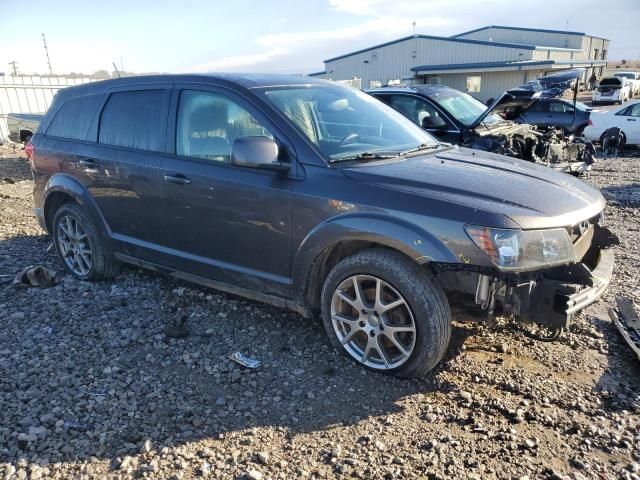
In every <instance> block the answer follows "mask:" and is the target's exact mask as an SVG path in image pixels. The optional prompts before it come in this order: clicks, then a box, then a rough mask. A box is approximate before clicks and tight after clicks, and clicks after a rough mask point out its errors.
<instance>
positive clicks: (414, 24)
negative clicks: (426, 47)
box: [413, 20, 416, 35]
mask: <svg viewBox="0 0 640 480" xmlns="http://www.w3.org/2000/svg"><path fill="white" fill-rule="evenodd" d="M413 34H414V35H415V34H416V21H415V20H414V21H413Z"/></svg>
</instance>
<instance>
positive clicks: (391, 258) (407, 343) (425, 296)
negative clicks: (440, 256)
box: [321, 248, 451, 378]
mask: <svg viewBox="0 0 640 480" xmlns="http://www.w3.org/2000/svg"><path fill="white" fill-rule="evenodd" d="M321 310H322V320H323V324H324V327H325V330H326V331H327V334H328V336H329V339H330V340H331V343H332V344H333V345H334V346H335V347H336V348H337V349H338V350H339V351H340V352H342V353H343V354H345V355H346V356H347V357H349V358H351V359H352V360H354V361H356V362H357V363H359V364H361V365H363V366H365V367H366V368H369V369H371V370H374V371H378V372H381V373H386V374H390V375H395V376H398V377H404V378H411V377H422V376H424V375H425V374H426V373H427V372H429V370H431V369H432V368H433V367H435V366H436V365H437V364H438V362H440V360H441V359H442V357H443V356H444V354H445V352H446V350H447V347H448V345H449V340H450V338H451V311H450V309H449V303H448V301H447V298H446V296H445V294H444V292H443V290H442V288H441V287H440V285H438V283H437V282H436V280H435V279H434V278H433V276H432V275H431V274H430V273H429V272H428V271H427V270H426V269H425V268H424V267H422V266H420V265H418V264H417V263H415V262H414V261H412V260H411V259H410V258H408V257H406V256H405V255H403V254H401V253H399V252H396V251H392V250H387V249H382V248H375V249H370V250H364V251H362V252H358V253H356V254H354V255H352V256H350V257H347V258H345V259H343V260H342V261H340V262H339V263H338V264H337V265H336V266H335V267H334V268H333V269H332V270H331V272H329V274H328V275H327V277H326V279H325V282H324V285H323V288H322V294H321Z"/></svg>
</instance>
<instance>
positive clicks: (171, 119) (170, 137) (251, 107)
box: [166, 82, 299, 177]
mask: <svg viewBox="0 0 640 480" xmlns="http://www.w3.org/2000/svg"><path fill="white" fill-rule="evenodd" d="M183 90H192V91H198V92H203V93H214V94H218V95H221V96H224V97H226V98H227V99H229V100H230V101H232V102H234V103H236V104H237V105H238V106H240V107H242V108H244V109H245V110H246V111H247V112H249V114H251V115H252V116H253V117H254V118H255V119H256V120H258V121H259V122H260V123H261V124H262V125H263V126H264V127H265V128H266V129H267V130H269V131H270V132H271V134H272V135H273V138H274V141H275V142H276V143H277V144H278V147H279V148H281V147H282V146H284V147H285V148H286V150H287V152H288V154H289V157H290V159H289V161H290V163H291V170H290V171H289V176H294V177H295V176H297V173H298V167H297V164H298V158H299V157H298V154H297V153H296V149H295V146H294V143H293V142H292V141H291V140H290V139H289V137H287V136H286V135H285V134H284V133H283V132H282V129H281V128H279V127H278V126H277V125H276V123H275V122H274V121H272V120H271V119H270V118H269V117H268V116H267V115H266V114H265V113H264V111H263V109H261V108H260V107H259V106H257V105H256V104H255V102H253V101H252V100H251V99H250V98H248V97H247V96H245V95H243V94H242V93H240V92H238V91H237V90H234V89H232V88H228V87H226V86H224V85H220V84H213V83H187V82H184V83H176V84H174V85H173V89H172V93H171V102H170V105H169V115H168V121H167V134H166V140H167V152H166V154H167V155H168V156H170V157H172V158H176V159H179V160H183V161H189V162H195V163H200V164H204V165H210V166H213V167H220V168H234V169H237V170H241V171H250V172H255V173H261V174H263V175H273V174H275V173H276V172H274V171H273V170H268V169H256V168H250V167H241V166H238V165H232V164H231V163H230V162H218V161H214V160H209V159H206V158H199V157H190V156H186V155H180V154H179V153H178V152H177V133H178V113H179V110H178V109H179V107H180V95H181V93H182V91H183Z"/></svg>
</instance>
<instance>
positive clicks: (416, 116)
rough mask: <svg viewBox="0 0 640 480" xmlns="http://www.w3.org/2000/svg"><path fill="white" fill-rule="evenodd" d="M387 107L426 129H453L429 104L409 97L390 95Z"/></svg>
mask: <svg viewBox="0 0 640 480" xmlns="http://www.w3.org/2000/svg"><path fill="white" fill-rule="evenodd" d="M388 103H389V105H390V106H392V107H393V108H394V109H396V110H397V111H399V112H400V113H402V114H403V115H404V116H405V117H407V118H408V119H410V120H411V121H413V122H414V123H416V124H418V125H420V126H421V127H422V128H426V129H444V130H446V129H450V128H451V129H453V128H454V127H453V126H452V125H451V123H450V122H449V121H448V120H447V119H445V118H444V117H443V116H442V115H441V114H440V112H439V111H438V110H437V109H436V108H435V107H434V106H433V105H431V104H430V103H427V102H426V101H424V100H423V99H421V98H417V97H413V96H409V95H391V96H390V98H389V102H388Z"/></svg>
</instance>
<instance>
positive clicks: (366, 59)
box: [325, 37, 534, 88]
mask: <svg viewBox="0 0 640 480" xmlns="http://www.w3.org/2000/svg"><path fill="white" fill-rule="evenodd" d="M533 52H534V51H533V50H530V49H525V48H523V49H520V48H508V47H499V46H494V45H479V44H471V43H464V42H452V41H449V40H444V39H443V40H438V39H430V38H420V37H413V38H410V39H407V40H405V41H402V42H398V43H394V44H391V45H386V46H382V47H380V48H376V49H372V50H367V51H364V52H361V53H355V54H353V55H349V56H347V57H343V58H339V59H336V60H331V61H328V62H326V64H325V67H326V68H325V69H326V72H327V73H326V77H327V78H331V79H333V80H347V79H350V78H353V77H357V78H361V79H362V85H363V87H364V88H368V87H369V85H370V82H371V81H379V82H381V83H382V84H383V85H385V84H386V83H387V82H388V81H389V80H395V79H401V80H402V79H407V78H411V77H413V76H414V72H412V71H411V68H412V67H414V66H420V65H443V64H465V63H480V62H495V61H510V60H530V59H531V58H532V56H533Z"/></svg>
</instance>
